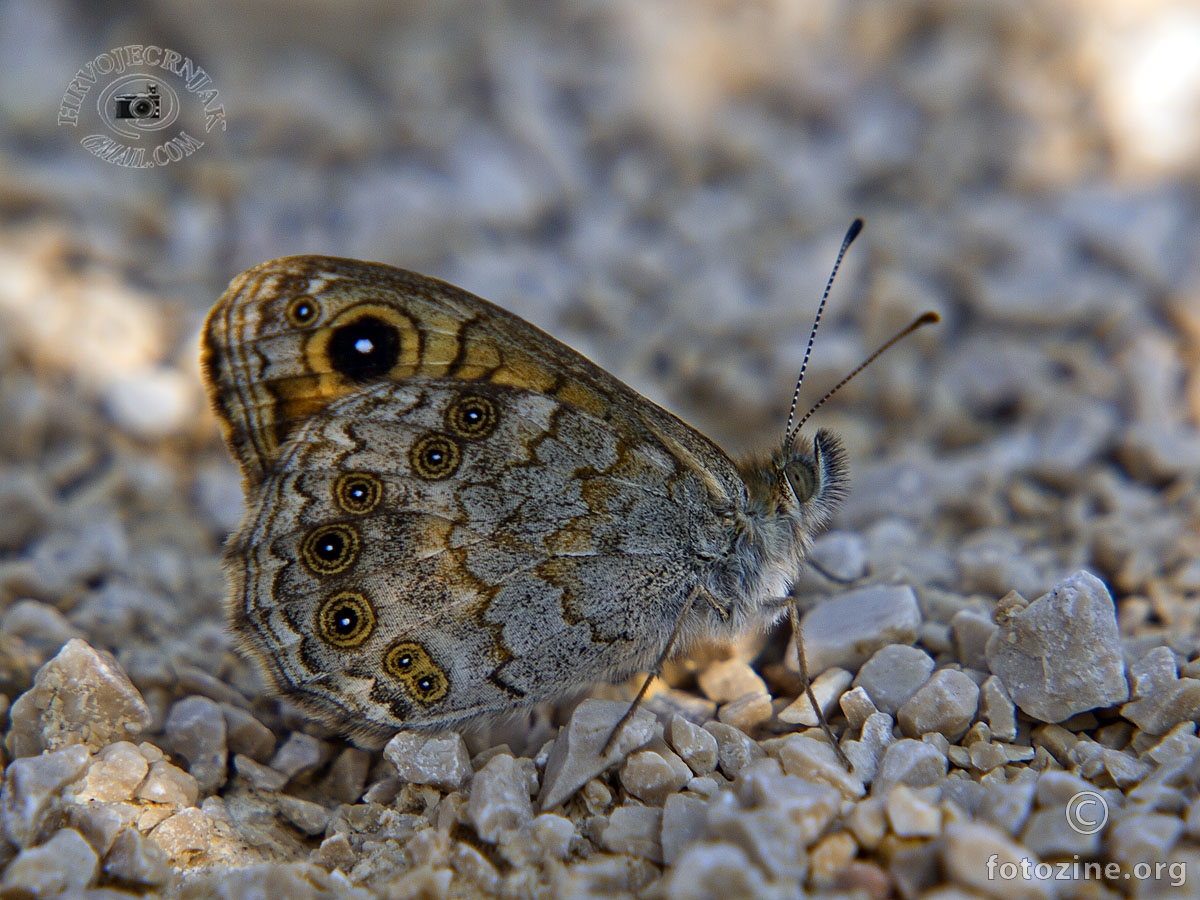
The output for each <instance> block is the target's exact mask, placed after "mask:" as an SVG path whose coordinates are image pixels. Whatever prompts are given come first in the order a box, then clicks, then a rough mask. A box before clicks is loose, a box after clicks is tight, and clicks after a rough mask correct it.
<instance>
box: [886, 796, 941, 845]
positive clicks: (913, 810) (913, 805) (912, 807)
mask: <svg viewBox="0 0 1200 900" xmlns="http://www.w3.org/2000/svg"><path fill="white" fill-rule="evenodd" d="M885 807H886V810H887V817H888V824H889V825H891V828H892V833H893V834H895V835H896V836H897V837H902V838H907V837H934V836H935V835H937V833H938V832H939V831H940V830H941V827H942V811H941V810H940V809H938V808H937V806H935V805H934V804H932V803H929V802H927V801H925V800H923V799H922V798H921V797H920V796H919V795H918V794H917V792H916V791H914V790H913V789H912V788H910V787H909V786H908V785H906V784H898V785H896V786H895V787H894V788H892V789H891V790H890V791H888V793H887V799H886V800H885Z"/></svg>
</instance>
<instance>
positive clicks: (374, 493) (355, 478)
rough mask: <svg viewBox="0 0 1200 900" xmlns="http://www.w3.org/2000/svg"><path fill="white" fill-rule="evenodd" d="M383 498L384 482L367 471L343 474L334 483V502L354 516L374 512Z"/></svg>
mask: <svg viewBox="0 0 1200 900" xmlns="http://www.w3.org/2000/svg"><path fill="white" fill-rule="evenodd" d="M382 498H383V483H382V482H381V481H380V480H379V479H378V478H376V477H375V476H374V475H368V474H367V473H365V472H351V473H349V474H347V475H342V476H341V477H340V478H338V480H337V481H336V482H335V483H334V485H333V500H334V502H335V503H336V504H337V505H338V506H339V507H340V508H341V509H343V510H344V511H345V512H348V513H350V515H352V516H365V515H366V514H367V513H370V512H374V511H375V507H377V506H378V505H379V501H380V500H381V499H382Z"/></svg>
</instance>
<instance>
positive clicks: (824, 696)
mask: <svg viewBox="0 0 1200 900" xmlns="http://www.w3.org/2000/svg"><path fill="white" fill-rule="evenodd" d="M853 680H854V676H853V675H851V674H850V673H849V672H847V671H846V670H845V669H840V668H838V667H837V666H834V667H833V668H832V669H826V670H825V671H824V672H822V673H821V674H820V675H819V676H817V678H816V679H815V680H814V681H813V683H812V692H813V696H814V697H816V698H817V706H819V707H820V708H821V712H822V713H824V715H825V717H826V719H828V718H829V714H830V713H831V712H832V711H833V708H834V706H835V705H836V704H837V702H838V700H839V699H840V698H841V696H842V694H844V693H845V692H846V688H848V687H850V682H851V681H853ZM779 721H780V722H786V723H787V724H788V725H807V726H808V727H809V728H812V727H814V726H816V725H818V724H820V719H819V718H817V714H816V713H815V712H814V711H813V708H812V704H811V703H810V702H809V700H808V693H807V692H802V693H801V694H800V696H799V697H797V698H796V699H795V700H794V701H793V702H792V703H791V704H790V705H788V706H787V707H785V708H784V709H782V710H780V712H779Z"/></svg>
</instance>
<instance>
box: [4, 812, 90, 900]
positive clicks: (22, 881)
mask: <svg viewBox="0 0 1200 900" xmlns="http://www.w3.org/2000/svg"><path fill="white" fill-rule="evenodd" d="M99 873H100V858H99V857H98V856H96V851H95V850H93V849H92V847H91V845H90V844H88V842H87V841H85V840H84V839H83V835H81V834H80V833H79V832H78V831H75V830H73V829H71V828H64V829H62V830H61V831H57V832H55V833H54V835H53V836H52V837H51V838H50V839H49V840H48V841H46V843H44V844H42V845H41V846H38V847H28V848H26V849H24V850H22V851H21V852H20V853H18V854H17V857H16V859H14V860H13V861H12V862H11V863H9V864H8V867H7V868H6V869H5V870H4V876H3V878H2V879H0V892H3V894H4V896H6V897H57V896H60V895H61V894H65V893H66V892H68V891H82V890H84V889H85V888H88V887H90V886H91V885H92V884H93V883H95V881H96V876H97V875H99Z"/></svg>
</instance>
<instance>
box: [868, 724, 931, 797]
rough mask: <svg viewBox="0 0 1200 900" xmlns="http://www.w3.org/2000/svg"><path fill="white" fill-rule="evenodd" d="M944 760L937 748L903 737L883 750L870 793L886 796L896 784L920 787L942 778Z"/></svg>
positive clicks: (927, 785)
mask: <svg viewBox="0 0 1200 900" xmlns="http://www.w3.org/2000/svg"><path fill="white" fill-rule="evenodd" d="M946 769H947V760H946V757H945V756H943V755H942V754H941V753H940V752H938V750H937V748H936V747H934V746H932V745H930V744H927V743H925V742H924V741H914V740H911V739H908V738H904V739H901V740H898V741H896V742H895V743H893V744H891V745H890V746H889V747H888V748H887V750H885V751H884V754H883V759H882V761H880V763H879V771H878V772H876V773H875V780H874V781H873V782H872V783H871V793H872V794H875V795H877V796H880V797H886V796H887V795H888V792H889V791H890V790H891V789H892V788H893V787H895V786H896V785H897V784H907V785H908V786H909V787H915V788H923V787H929V786H930V785H932V784H937V783H938V782H939V781H940V780H941V779H943V778H945V777H946Z"/></svg>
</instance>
